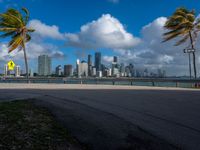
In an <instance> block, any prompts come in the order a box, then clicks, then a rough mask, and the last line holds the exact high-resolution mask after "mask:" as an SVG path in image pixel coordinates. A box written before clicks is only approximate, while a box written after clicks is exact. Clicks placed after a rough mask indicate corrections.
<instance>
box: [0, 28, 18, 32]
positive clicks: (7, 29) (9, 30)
mask: <svg viewBox="0 0 200 150" xmlns="http://www.w3.org/2000/svg"><path fill="white" fill-rule="evenodd" d="M11 31H17V28H0V32H11Z"/></svg>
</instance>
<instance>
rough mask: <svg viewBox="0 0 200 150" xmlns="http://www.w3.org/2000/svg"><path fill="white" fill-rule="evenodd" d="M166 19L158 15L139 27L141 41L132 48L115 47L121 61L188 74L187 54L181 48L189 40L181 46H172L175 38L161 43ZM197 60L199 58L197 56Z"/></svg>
mask: <svg viewBox="0 0 200 150" xmlns="http://www.w3.org/2000/svg"><path fill="white" fill-rule="evenodd" d="M166 21H167V18H166V17H159V18H157V19H155V20H154V21H152V22H151V23H149V24H147V25H145V26H144V27H143V28H142V29H141V41H142V42H141V43H140V44H138V45H136V46H135V47H134V49H133V50H131V49H128V50H126V49H120V50H119V49H115V50H114V51H115V52H116V53H118V54H119V56H120V58H121V61H123V62H126V63H134V64H135V66H136V67H139V68H144V67H147V68H148V69H152V70H153V69H158V68H163V69H165V70H167V73H168V75H188V55H187V54H184V53H183V49H184V48H186V47H188V46H189V41H187V42H186V43H185V44H183V45H181V46H174V44H175V42H176V39H174V40H172V41H169V42H165V43H163V42H162V41H163V33H164V32H166V30H165V29H164V24H165V22H166ZM197 47H199V45H197ZM197 54H198V53H197ZM197 60H200V59H199V56H197ZM198 63H199V62H198ZM198 65H200V64H198Z"/></svg>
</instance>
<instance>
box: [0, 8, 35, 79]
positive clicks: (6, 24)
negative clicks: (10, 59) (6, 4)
mask: <svg viewBox="0 0 200 150" xmlns="http://www.w3.org/2000/svg"><path fill="white" fill-rule="evenodd" d="M22 11H23V14H22V13H20V12H19V11H17V10H15V9H12V8H10V9H8V10H7V11H6V12H5V13H1V14H0V32H3V34H1V35H0V37H3V38H6V37H11V40H10V42H9V43H8V52H9V53H10V52H12V51H13V50H15V49H17V48H18V50H19V51H20V50H23V51H24V60H25V66H26V78H27V82H29V73H28V62H27V56H26V46H25V44H26V42H29V41H30V40H31V36H30V35H29V33H30V32H34V31H35V30H34V29H31V28H28V27H27V23H28V21H29V11H28V10H27V9H26V8H22Z"/></svg>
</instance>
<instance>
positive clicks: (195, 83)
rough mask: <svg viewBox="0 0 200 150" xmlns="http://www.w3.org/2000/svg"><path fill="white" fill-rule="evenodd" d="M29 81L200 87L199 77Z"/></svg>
mask: <svg viewBox="0 0 200 150" xmlns="http://www.w3.org/2000/svg"><path fill="white" fill-rule="evenodd" d="M0 82H1V83H26V82H27V80H26V78H14V77H7V78H2V79H1V80H0ZM30 83H60V84H63V83H64V84H109V85H144V86H164V87H190V88H195V87H200V79H180V78H65V77H64V78H63V77H31V78H30Z"/></svg>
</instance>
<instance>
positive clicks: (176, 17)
mask: <svg viewBox="0 0 200 150" xmlns="http://www.w3.org/2000/svg"><path fill="white" fill-rule="evenodd" d="M199 22H200V21H199V20H198V21H197V20H196V17H195V11H194V10H192V11H189V10H187V9H186V8H178V9H177V10H176V11H175V12H174V14H173V15H172V16H171V17H169V18H168V20H167V22H166V23H165V26H164V27H165V28H166V29H167V30H168V32H166V33H164V42H166V41H169V40H171V39H174V38H177V37H179V38H180V39H179V40H178V41H177V42H176V44H175V46H179V45H181V44H183V43H185V42H187V41H188V40H190V45H191V50H192V52H191V53H192V55H193V68H194V76H195V78H196V77H197V71H196V56H195V40H196V38H197V32H196V31H197V30H196V29H197V27H198V26H199ZM189 55H190V54H189Z"/></svg>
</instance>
